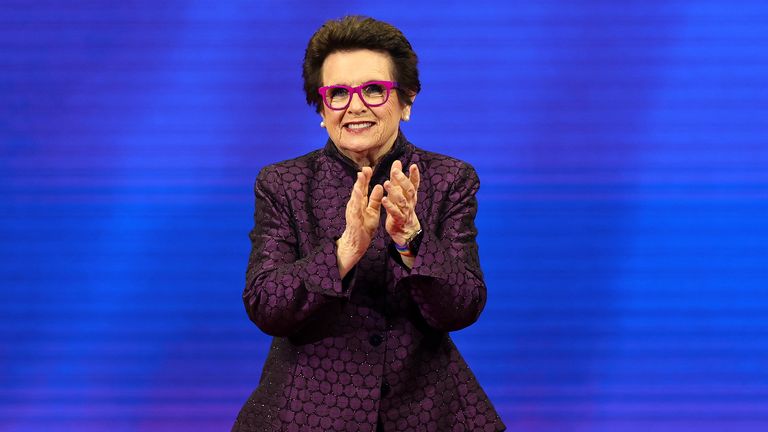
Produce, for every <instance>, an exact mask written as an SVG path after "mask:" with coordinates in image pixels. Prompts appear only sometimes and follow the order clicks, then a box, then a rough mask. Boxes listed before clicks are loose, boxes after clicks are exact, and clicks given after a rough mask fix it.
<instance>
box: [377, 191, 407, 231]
mask: <svg viewBox="0 0 768 432" xmlns="http://www.w3.org/2000/svg"><path fill="white" fill-rule="evenodd" d="M381 204H382V205H383V206H384V210H386V211H387V215H388V216H389V217H391V218H392V219H394V221H395V223H396V224H397V225H402V224H403V223H404V222H405V215H404V214H403V212H402V211H401V210H400V207H398V206H397V205H395V203H393V202H392V200H390V199H389V197H384V198H382V199H381Z"/></svg>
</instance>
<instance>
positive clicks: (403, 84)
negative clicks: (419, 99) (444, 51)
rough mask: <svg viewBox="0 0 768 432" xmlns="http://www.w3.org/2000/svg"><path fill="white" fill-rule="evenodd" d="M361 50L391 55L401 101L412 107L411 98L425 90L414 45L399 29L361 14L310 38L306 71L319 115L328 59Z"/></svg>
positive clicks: (309, 94)
mask: <svg viewBox="0 0 768 432" xmlns="http://www.w3.org/2000/svg"><path fill="white" fill-rule="evenodd" d="M358 49H368V50H371V51H379V52H383V53H387V54H389V57H390V58H391V59H392V64H393V65H394V67H395V70H394V71H393V72H394V79H395V81H397V83H398V88H397V95H398V98H399V99H400V101H402V102H403V103H405V104H406V105H410V104H412V103H413V100H412V99H411V96H412V95H415V94H416V93H418V92H419V91H420V90H421V83H420V82H419V69H418V67H417V63H418V58H417V57H416V53H415V52H414V51H413V48H412V47H411V43H410V42H408V39H406V38H405V35H403V33H402V32H401V31H400V30H398V29H397V28H396V27H395V26H393V25H391V24H388V23H385V22H383V21H378V20H375V19H373V18H370V17H363V16H357V15H353V16H346V17H344V18H341V19H338V20H329V21H326V22H325V24H323V25H322V27H320V29H318V30H317V31H316V32H315V34H314V35H312V38H310V39H309V44H308V45H307V50H306V51H305V52H304V65H303V68H302V77H303V78H304V92H305V93H306V96H307V103H308V104H309V105H314V106H315V109H317V112H320V111H321V110H322V107H323V101H322V99H321V97H320V94H318V92H317V89H318V88H320V87H321V85H322V82H321V75H322V69H323V62H324V61H325V59H326V57H328V56H329V55H331V54H333V53H335V52H338V51H352V50H358Z"/></svg>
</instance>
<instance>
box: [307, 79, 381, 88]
mask: <svg viewBox="0 0 768 432" xmlns="http://www.w3.org/2000/svg"><path fill="white" fill-rule="evenodd" d="M371 81H391V80H390V79H386V78H372V79H367V80H363V81H360V84H357V85H352V84H348V83H349V81H346V82H339V83H333V84H326V85H329V86H333V85H345V86H349V87H357V86H359V85H363V84H365V83H369V82H371ZM321 87H322V86H321Z"/></svg>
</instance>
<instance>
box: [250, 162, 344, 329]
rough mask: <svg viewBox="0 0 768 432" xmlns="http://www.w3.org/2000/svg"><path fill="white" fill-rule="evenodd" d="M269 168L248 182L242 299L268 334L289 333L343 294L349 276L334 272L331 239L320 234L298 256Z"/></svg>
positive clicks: (294, 235)
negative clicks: (252, 199) (250, 204)
mask: <svg viewBox="0 0 768 432" xmlns="http://www.w3.org/2000/svg"><path fill="white" fill-rule="evenodd" d="M280 184H281V181H280V176H279V174H278V173H277V172H275V171H274V169H269V168H267V169H265V170H262V172H261V173H259V176H258V178H257V180H256V185H255V187H254V192H255V195H256V212H255V215H254V222H255V223H254V228H253V230H251V232H250V239H251V246H252V248H251V254H250V257H249V260H248V269H247V272H246V285H245V290H244V291H243V303H244V304H245V308H246V311H247V312H248V317H249V318H250V319H251V321H253V322H254V323H255V324H256V325H257V326H258V327H259V328H260V329H261V330H262V331H264V332H265V333H267V334H270V335H273V336H290V335H292V334H294V333H295V332H297V331H298V330H300V329H301V327H302V325H304V324H305V323H306V321H307V319H308V318H309V317H311V316H312V315H313V313H315V312H317V311H319V310H320V309H322V308H323V307H324V306H326V305H327V304H329V303H330V302H338V301H340V300H343V299H346V298H348V297H349V293H350V285H351V281H349V280H347V279H351V277H352V276H353V273H354V272H352V274H350V275H349V276H350V278H345V281H344V282H345V283H343V282H342V278H341V275H340V272H339V268H338V263H337V256H336V244H335V242H334V241H333V240H332V239H330V238H329V239H324V240H322V241H321V242H319V243H318V245H317V247H315V248H314V249H313V250H312V251H310V252H309V253H308V254H307V255H306V256H300V254H299V244H298V238H297V233H296V230H295V229H294V224H293V218H292V215H291V214H290V211H289V208H288V206H287V203H286V202H285V201H286V200H285V198H284V196H283V195H281V194H280V193H278V192H276V191H278V190H280V189H281V188H280Z"/></svg>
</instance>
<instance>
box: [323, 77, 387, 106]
mask: <svg viewBox="0 0 768 432" xmlns="http://www.w3.org/2000/svg"><path fill="white" fill-rule="evenodd" d="M350 93H351V92H350V91H349V89H348V88H345V87H331V88H329V89H328V91H327V92H326V93H325V98H326V102H327V104H328V106H330V107H331V108H333V109H341V108H345V107H346V106H347V105H348V104H349V100H350ZM360 94H361V95H363V102H365V104H366V105H368V106H379V105H383V104H385V103H386V102H387V99H388V98H389V90H388V89H387V88H386V87H384V86H383V85H381V84H375V83H371V84H367V85H365V86H363V87H362V88H361V89H360Z"/></svg>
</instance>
